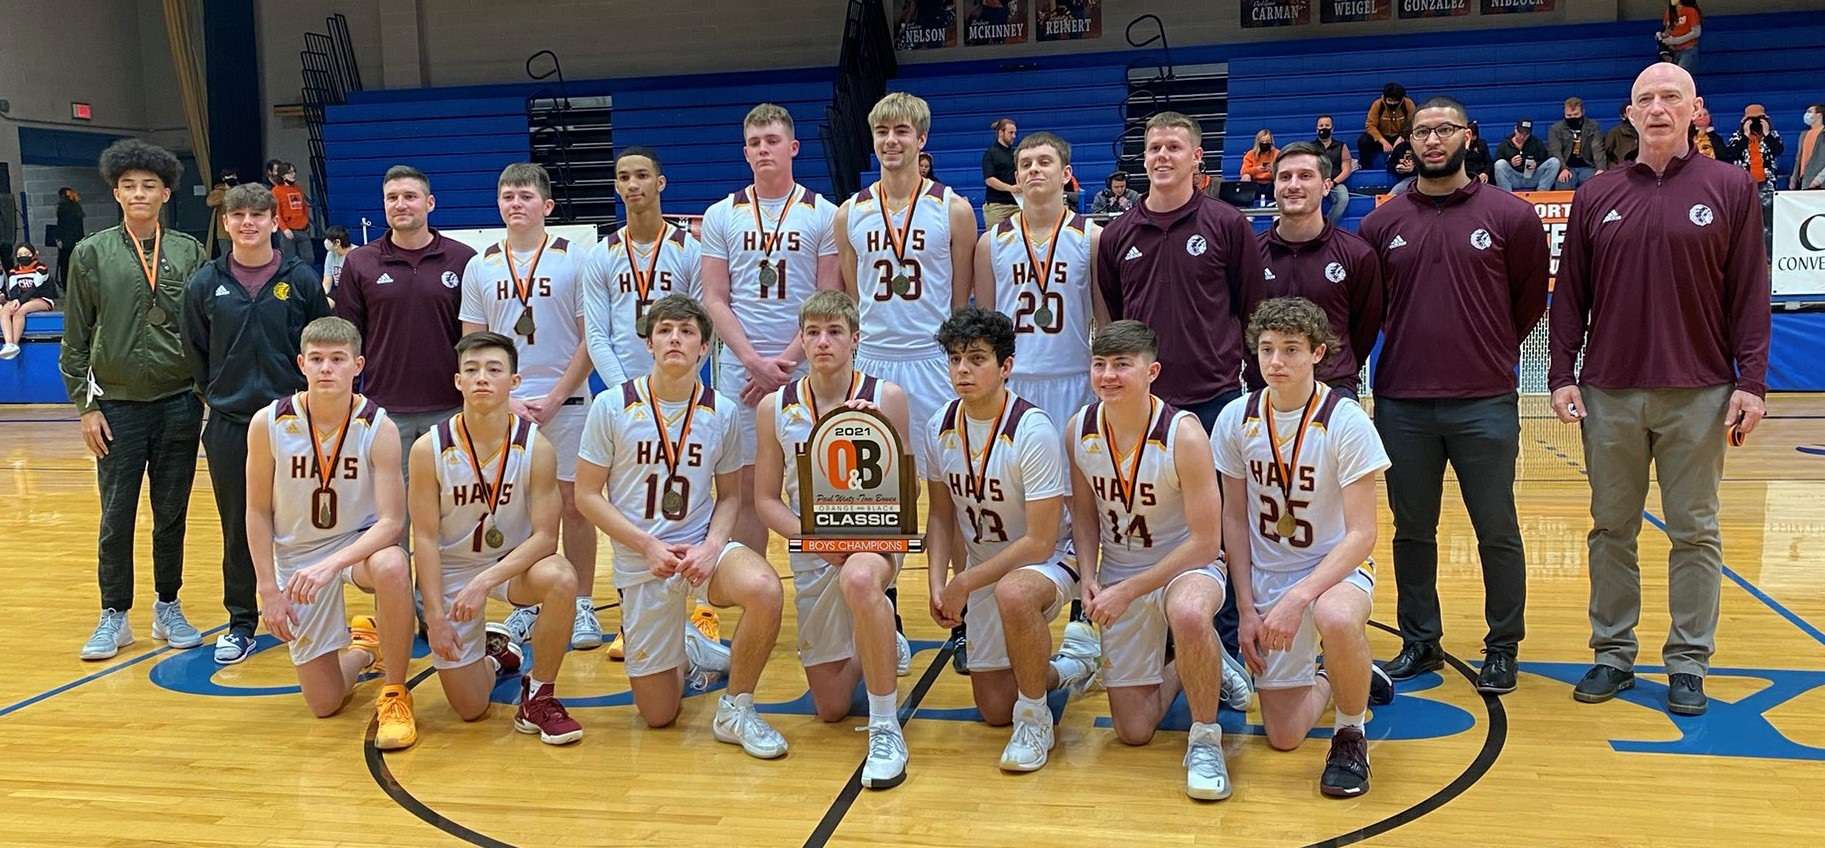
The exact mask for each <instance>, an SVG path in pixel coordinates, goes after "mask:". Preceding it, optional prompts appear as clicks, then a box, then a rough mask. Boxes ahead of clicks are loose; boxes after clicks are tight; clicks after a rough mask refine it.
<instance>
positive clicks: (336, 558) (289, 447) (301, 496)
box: [237, 187, 418, 751]
mask: <svg viewBox="0 0 1825 848" xmlns="http://www.w3.org/2000/svg"><path fill="white" fill-rule="evenodd" d="M237 188H238V187H237ZM299 347H300V348H301V349H302V350H303V353H301V354H299V355H298V370H299V371H302V372H303V373H304V376H305V378H306V379H307V380H308V381H309V385H308V387H307V388H306V390H305V391H303V392H298V393H296V394H290V395H287V396H285V397H282V398H279V399H278V400H275V401H273V402H272V403H271V404H268V405H267V407H266V408H265V409H262V410H260V411H259V412H257V413H255V414H254V417H253V421H252V423H251V424H249V425H248V430H247V545H248V549H249V550H250V551H252V554H253V566H254V571H255V573H256V574H257V575H258V583H259V593H260V608H261V609H260V612H261V614H262V616H263V617H264V618H265V619H266V629H267V630H269V631H271V632H272V634H273V635H275V636H278V637H279V638H281V639H284V640H285V641H286V642H289V643H290V648H291V660H292V665H293V666H295V667H296V668H297V670H298V688H299V689H300V690H301V691H302V692H303V694H304V702H305V703H306V704H308V705H310V708H311V712H313V713H316V715H317V716H318V717H319V718H325V717H328V716H332V715H335V714H336V713H338V712H340V711H341V710H342V706H343V704H344V703H345V702H347V701H348V697H349V693H350V692H352V691H353V690H354V687H355V681H356V678H357V676H358V675H360V673H361V672H362V670H363V669H366V668H369V667H372V666H381V667H382V669H383V671H382V674H383V675H384V676H385V678H386V685H385V686H384V687H383V688H382V689H381V690H380V698H379V700H378V701H376V702H375V704H374V712H375V716H376V720H377V722H378V728H377V729H376V731H375V733H374V744H375V746H376V747H379V748H380V749H381V750H383V751H390V750H394V749H398V748H406V747H410V746H411V745H412V743H414V742H416V741H417V740H418V729H417V725H416V722H415V721H414V720H413V717H412V693H411V692H410V691H408V690H407V689H406V667H407V666H408V665H410V664H411V657H412V631H413V629H414V618H413V614H412V568H411V564H410V563H409V562H408V561H407V559H406V552H405V551H404V550H402V549H400V547H399V546H398V541H399V533H400V530H401V528H403V527H404V526H405V516H406V491H405V482H404V479H403V477H402V476H401V472H400V461H399V431H398V430H397V429H396V428H394V426H393V422H392V420H391V419H389V418H387V413H386V410H384V409H381V408H380V406H379V404H376V403H374V402H373V401H372V400H369V399H367V398H365V397H362V396H360V395H358V394H355V391H354V387H355V377H356V376H358V375H360V374H361V367H362V366H363V365H364V364H366V362H365V360H363V359H362V358H361V336H360V334H358V333H356V332H355V325H353V324H350V323H349V322H347V321H345V320H343V319H341V318H318V319H317V320H315V321H312V322H311V323H310V324H309V325H307V326H306V327H305V328H304V332H303V333H302V334H301V336H300V337H299ZM343 583H350V584H353V585H354V586H355V587H356V588H358V589H360V590H362V591H363V592H368V593H370V594H372V595H373V596H374V606H375V611H376V612H378V613H379V614H380V621H379V624H378V625H376V624H375V621H374V619H373V618H372V617H370V616H365V615H364V616H357V617H356V618H355V620H354V621H353V622H352V623H351V624H344V619H343V616H344V612H343V603H342V600H343V599H342V584H343ZM351 631H352V632H351ZM351 642H352V648H351ZM383 656H384V657H391V658H393V661H392V662H391V663H382V662H381V658H382V657H383Z"/></svg>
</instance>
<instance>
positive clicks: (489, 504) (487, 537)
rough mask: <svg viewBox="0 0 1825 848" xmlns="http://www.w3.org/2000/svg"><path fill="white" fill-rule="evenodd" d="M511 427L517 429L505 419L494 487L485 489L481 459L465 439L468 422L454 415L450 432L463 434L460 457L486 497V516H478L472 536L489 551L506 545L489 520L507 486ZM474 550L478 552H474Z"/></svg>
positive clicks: (484, 475)
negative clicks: (474, 533) (505, 425)
mask: <svg viewBox="0 0 1825 848" xmlns="http://www.w3.org/2000/svg"><path fill="white" fill-rule="evenodd" d="M515 426H518V425H517V424H516V423H515V421H514V419H512V418H509V419H508V420H507V435H506V437H505V438H504V439H502V441H501V450H500V460H501V464H500V465H499V466H498V467H497V468H495V470H494V485H492V486H490V485H488V475H486V474H484V473H482V457H481V454H479V453H476V451H475V438H474V437H473V436H471V435H469V422H468V421H467V420H465V419H464V418H463V415H462V413H460V412H459V413H457V414H456V424H455V425H453V426H452V427H451V428H450V429H452V430H455V431H458V432H460V433H462V434H463V442H462V445H461V447H462V449H463V455H464V456H467V457H468V458H469V468H470V469H471V470H473V471H474V472H475V480H476V482H477V483H480V484H481V487H482V493H483V494H484V495H485V496H486V500H484V501H483V502H482V505H483V506H484V507H486V508H487V510H488V514H487V515H484V516H482V520H481V521H480V522H478V523H477V524H476V525H475V532H476V533H478V534H480V535H481V537H482V540H483V541H485V542H487V543H488V547H490V548H499V547H500V546H502V545H504V544H506V543H507V537H506V535H504V534H502V533H501V529H500V528H499V527H497V526H495V525H494V523H493V522H492V521H490V520H489V519H491V518H493V517H494V513H495V511H496V510H498V509H500V505H501V492H502V490H503V489H504V488H505V487H506V483H507V459H508V457H509V456H510V455H511V454H512V453H513V428H514V427H515ZM483 528H487V530H486V532H483ZM477 550H480V549H479V548H477Z"/></svg>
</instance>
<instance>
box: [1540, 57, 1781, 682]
mask: <svg viewBox="0 0 1825 848" xmlns="http://www.w3.org/2000/svg"><path fill="white" fill-rule="evenodd" d="M1703 107H1704V101H1703V99H1702V98H1700V97H1698V95H1697V91H1696V90H1695V88H1694V86H1693V83H1692V75H1691V74H1689V73H1687V72H1686V71H1685V70H1684V69H1682V68H1680V67H1679V66H1677V65H1673V64H1668V63H1661V64H1657V65H1654V66H1652V67H1650V68H1648V69H1647V70H1646V71H1643V72H1642V73H1641V76H1639V77H1637V78H1636V80H1635V85H1634V88H1633V89H1632V90H1631V92H1630V105H1629V108H1628V120H1629V121H1630V122H1631V123H1633V124H1634V125H1635V127H1636V128H1637V129H1638V130H1639V131H1640V133H1641V150H1640V152H1639V153H1638V154H1637V156H1636V161H1635V164H1633V165H1629V166H1626V167H1619V168H1616V169H1613V170H1611V171H1608V172H1606V173H1603V174H1601V175H1599V176H1597V177H1596V178H1595V179H1592V180H1591V181H1590V182H1588V183H1586V184H1585V185H1583V186H1581V187H1580V188H1579V189H1578V193H1577V195H1576V196H1575V198H1574V200H1573V201H1572V212H1571V221H1570V223H1569V225H1568V227H1567V230H1566V234H1565V249H1564V255H1563V257H1562V261H1561V262H1560V265H1559V278H1558V286H1557V288H1556V289H1555V290H1554V293H1553V301H1552V312H1551V319H1550V320H1551V327H1552V367H1551V371H1550V372H1549V374H1548V379H1549V383H1550V385H1551V387H1552V389H1553V412H1554V413H1555V414H1557V415H1558V417H1559V420H1560V421H1564V422H1566V423H1568V424H1570V423H1577V424H1579V425H1580V426H1581V429H1582V435H1583V440H1584V456H1585V462H1586V464H1587V465H1588V466H1589V468H1590V482H1591V520H1592V527H1591V532H1590V537H1589V540H1590V575H1591V603H1590V619H1591V641H1590V645H1591V649H1592V650H1593V651H1595V652H1596V665H1595V666H1593V667H1592V668H1591V670H1590V672H1589V673H1587V674H1585V676H1584V679H1583V680H1582V681H1580V682H1579V683H1578V686H1577V688H1576V689H1575V690H1574V692H1573V696H1574V697H1575V698H1577V700H1579V701H1582V702H1585V703H1593V704H1594V703H1600V702H1602V701H1607V700H1609V699H1610V698H1613V697H1615V696H1616V694H1617V693H1618V692H1620V691H1621V690H1623V689H1627V688H1629V687H1631V686H1633V685H1634V683H1635V676H1634V671H1633V669H1634V664H1635V653H1636V649H1637V643H1636V641H1635V624H1636V622H1637V621H1639V620H1640V618H1641V568H1640V562H1639V559H1638V557H1637V554H1636V548H1635V537H1636V536H1637V535H1638V534H1639V533H1640V532H1641V518H1642V509H1643V507H1644V505H1645V504H1646V502H1647V495H1648V464H1649V463H1650V462H1652V463H1653V465H1654V467H1655V470H1656V472H1657V474H1658V477H1659V481H1660V499H1661V505H1662V506H1661V509H1662V511H1663V514H1664V515H1665V517H1666V530H1667V535H1668V536H1670V537H1672V541H1673V549H1672V552H1671V553H1670V554H1669V555H1668V557H1667V584H1668V604H1669V606H1670V607H1671V613H1672V623H1671V626H1670V627H1669V629H1668V632H1667V641H1666V645H1665V647H1664V648H1662V652H1661V655H1662V658H1663V661H1664V662H1665V664H1666V670H1667V673H1668V675H1669V679H1668V687H1667V695H1666V701H1667V709H1668V710H1669V711H1670V712H1673V713H1677V714H1679V715H1699V714H1701V713H1703V712H1704V711H1705V703H1706V702H1705V692H1704V676H1705V672H1706V670H1707V668H1708V666H1709V663H1710V659H1711V654H1712V652H1713V651H1714V650H1715V649H1716V645H1717V639H1716V637H1717V618H1718V607H1717V604H1718V590H1719V588H1720V585H1721V580H1722V575H1723V553H1722V545H1721V541H1720V537H1719V533H1718V527H1717V509H1718V499H1717V488H1718V482H1719V481H1720V480H1721V479H1722V478H1723V472H1724V447H1725V442H1726V439H1727V440H1729V441H1730V442H1731V443H1733V444H1740V443H1741V441H1742V440H1743V439H1744V438H1747V437H1748V435H1749V434H1750V433H1751V432H1753V431H1754V430H1755V425H1756V423H1757V422H1759V421H1761V419H1762V415H1763V412H1764V407H1763V404H1762V396H1763V394H1764V393H1765V392H1766V389H1767V386H1766V383H1765V379H1766V375H1767V371H1768V334H1769V312H1770V307H1769V296H1770V292H1769V280H1768V265H1767V259H1766V257H1765V256H1764V255H1763V251H1762V208H1761V204H1760V202H1759V201H1758V199H1757V197H1756V190H1755V186H1754V184H1752V183H1751V182H1750V180H1749V176H1748V174H1747V173H1745V172H1744V171H1743V170H1742V169H1741V168H1736V167H1733V166H1731V165H1729V164H1727V163H1724V162H1718V161H1716V160H1713V159H1710V158H1707V157H1705V156H1702V155H1699V154H1698V153H1697V152H1695V151H1694V150H1693V148H1692V146H1691V143H1690V141H1689V140H1688V139H1689V136H1688V135H1687V130H1688V128H1689V127H1690V126H1691V124H1692V115H1693V113H1694V112H1695V111H1697V110H1699V109H1702V108H1703ZM1643 245H1653V248H1652V249H1643V247H1642V246H1643ZM1580 351H1582V352H1583V354H1584V365H1583V368H1582V369H1579V370H1578V371H1577V373H1574V363H1575V362H1576V361H1577V358H1578V354H1579V352H1580Z"/></svg>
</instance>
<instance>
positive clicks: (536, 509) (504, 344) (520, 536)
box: [408, 333, 583, 745]
mask: <svg viewBox="0 0 1825 848" xmlns="http://www.w3.org/2000/svg"><path fill="white" fill-rule="evenodd" d="M456 357H457V368H458V370H457V372H456V387H457V390H458V391H460V392H461V393H462V397H463V406H462V411H461V412H458V413H457V414H456V415H455V416H454V417H452V418H451V419H450V420H448V421H445V422H444V423H442V424H439V425H437V427H435V428H434V429H432V431H431V432H429V433H426V434H425V435H424V437H423V438H421V439H419V440H418V442H417V443H416V444H414V445H412V457H411V461H410V462H411V465H410V467H411V472H412V475H411V482H410V483H409V484H408V485H409V486H410V487H411V490H410V493H409V498H410V508H411V515H412V539H413V545H412V566H413V570H414V571H415V572H417V574H418V588H419V592H420V594H421V595H422V596H423V597H424V605H425V606H424V618H425V626H426V635H427V641H429V642H430V644H431V664H432V666H434V667H435V668H436V669H437V679H438V682H440V683H442V684H443V687H444V697H445V698H446V699H448V700H449V702H450V706H451V707H453V708H455V710H456V714H457V715H458V716H461V717H462V720H463V721H475V720H477V719H479V718H481V717H482V716H484V715H487V713H488V695H489V693H490V692H491V691H493V689H494V682H495V677H496V676H497V675H514V676H517V675H518V674H519V671H520V648H519V646H518V645H515V644H513V642H512V640H511V638H510V637H509V636H508V634H507V629H506V628H505V627H502V626H500V625H495V624H489V625H486V626H485V627H484V624H483V617H484V615H485V614H486V612H487V605H488V599H489V598H490V597H493V598H499V599H501V600H503V601H506V602H508V603H510V604H513V605H515V606H530V605H534V604H538V605H543V606H549V607H551V608H552V610H553V612H554V613H556V612H557V611H560V610H563V609H564V608H565V604H566V603H567V602H568V601H569V600H570V599H571V598H572V597H575V595H576V591H577V572H576V570H575V569H573V568H571V566H570V563H568V562H565V561H564V558H563V557H562V556H559V555H558V513H559V511H560V510H561V509H562V502H561V501H560V500H559V495H558V485H557V481H558V478H557V457H556V456H555V453H556V452H555V451H553V450H552V448H551V444H550V443H549V442H547V441H546V440H545V439H544V438H543V437H542V436H540V435H539V428H538V425H537V424H535V423H533V422H532V421H530V420H528V419H526V418H522V417H519V416H516V415H514V414H513V410H512V408H511V407H510V405H509V404H510V399H511V396H512V393H513V390H515V389H517V388H519V384H520V375H519V365H520V362H519V353H518V351H517V350H516V349H515V347H514V342H513V340H512V339H509V338H507V337H506V336H502V335H498V334H495V333H472V334H470V335H466V336H464V337H462V339H460V340H458V341H457V343H456ZM569 623H570V617H569V616H567V615H557V614H554V615H551V616H544V615H538V616H537V623H536V625H535V626H534V627H533V630H532V648H533V651H534V652H535V657H534V662H533V666H532V674H531V675H530V676H527V677H522V678H521V679H520V707H519V710H518V712H516V713H514V716H513V727H514V729H515V730H518V731H520V732H521V733H537V734H539V738H540V739H542V740H544V741H545V742H546V743H548V744H552V745H563V744H567V743H570V742H575V741H577V740H578V739H581V738H583V726H582V725H580V724H578V723H577V721H576V719H573V718H571V717H570V714H569V713H568V712H566V711H565V710H564V705H563V704H561V703H558V699H557V696H556V695H555V694H554V689H553V683H552V681H555V680H557V678H558V669H559V667H560V666H561V665H562V664H563V662H564V649H565V648H566V647H568V646H569V641H570V640H569V635H568V633H567V632H566V625H568V624H569Z"/></svg>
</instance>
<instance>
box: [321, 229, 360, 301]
mask: <svg viewBox="0 0 1825 848" xmlns="http://www.w3.org/2000/svg"><path fill="white" fill-rule="evenodd" d="M354 249H355V245H354V243H352V242H350V241H349V228H348V227H344V226H342V225H341V224H337V225H335V226H333V227H329V228H327V229H325V230H324V231H323V291H324V292H325V293H326V294H328V293H334V292H335V291H336V281H337V280H339V279H341V278H342V260H343V257H346V256H348V255H349V251H351V250H354ZM334 303H335V302H334V301H331V305H334Z"/></svg>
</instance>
